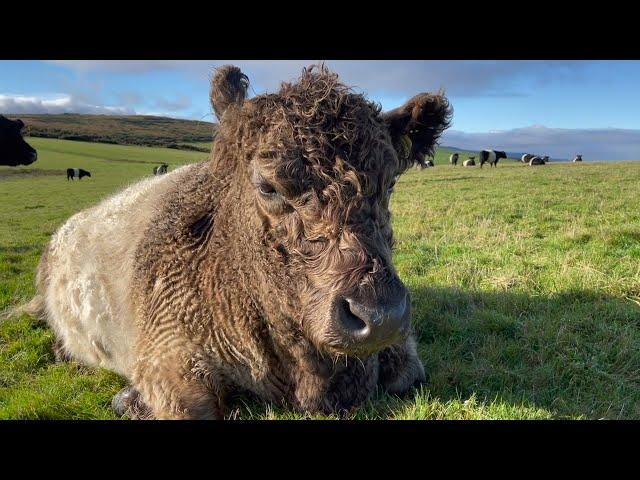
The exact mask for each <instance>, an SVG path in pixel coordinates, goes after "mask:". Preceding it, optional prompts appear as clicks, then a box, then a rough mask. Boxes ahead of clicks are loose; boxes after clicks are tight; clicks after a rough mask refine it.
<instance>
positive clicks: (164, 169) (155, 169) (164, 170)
mask: <svg viewBox="0 0 640 480" xmlns="http://www.w3.org/2000/svg"><path fill="white" fill-rule="evenodd" d="M168 168H169V165H167V164H166V163H163V164H162V165H160V166H159V167H153V174H154V175H164V174H165V173H167V170H168Z"/></svg>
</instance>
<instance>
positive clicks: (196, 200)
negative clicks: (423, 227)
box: [126, 66, 451, 418]
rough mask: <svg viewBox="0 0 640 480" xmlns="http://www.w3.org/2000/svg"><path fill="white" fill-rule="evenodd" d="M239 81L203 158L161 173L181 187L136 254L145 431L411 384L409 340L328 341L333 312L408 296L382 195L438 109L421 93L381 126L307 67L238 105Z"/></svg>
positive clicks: (230, 88) (427, 146) (431, 136)
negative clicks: (264, 405)
mask: <svg viewBox="0 0 640 480" xmlns="http://www.w3.org/2000/svg"><path fill="white" fill-rule="evenodd" d="M242 78H243V76H242V73H241V72H240V71H239V70H238V69H236V68H235V67H223V68H221V69H219V70H218V73H217V75H216V77H215V78H214V80H213V86H212V92H211V99H212V105H213V108H214V110H215V111H216V113H217V114H218V115H219V117H220V118H221V122H220V128H219V132H218V135H217V137H216V142H215V144H214V148H213V150H212V156H211V160H210V161H209V162H206V163H203V164H199V165H194V166H190V167H187V168H186V169H185V170H183V171H182V172H180V171H176V172H172V173H170V174H168V175H165V176H163V177H164V178H165V179H171V178H179V181H177V180H175V181H174V183H173V184H172V187H171V188H169V189H168V190H167V191H166V193H165V194H163V195H162V196H161V197H160V200H159V202H158V204H157V211H158V213H157V214H155V215H154V216H152V218H151V219H150V220H149V221H148V222H146V223H145V225H146V230H144V232H143V234H142V235H141V236H140V241H139V243H138V244H136V246H135V255H134V257H133V260H132V269H133V270H132V277H131V281H130V285H131V293H130V295H131V301H132V308H133V310H132V312H133V317H134V320H135V327H136V339H135V347H134V349H135V353H134V355H133V358H134V361H133V363H132V366H131V370H130V372H127V373H126V374H127V376H128V377H129V379H130V381H131V384H132V387H133V389H134V390H135V391H136V392H139V399H140V402H141V403H142V404H144V405H146V406H148V409H149V411H150V412H152V415H153V416H154V417H155V418H223V417H224V415H225V412H226V400H227V398H228V396H229V395H230V394H231V393H234V392H238V391H247V392H251V393H252V394H253V395H255V396H257V397H258V398H261V399H262V400H263V401H268V402H273V403H276V404H281V405H289V406H291V407H293V408H295V409H296V410H299V411H302V412H326V413H331V412H344V411H349V410H350V409H352V408H354V407H356V406H357V405H359V404H361V403H362V402H364V401H365V400H366V399H367V398H369V396H370V395H371V394H372V393H373V392H374V391H375V390H376V388H377V386H381V387H382V388H384V389H387V390H389V391H391V392H393V393H401V392H403V391H406V390H408V389H409V388H410V387H411V386H412V385H413V384H414V383H416V382H421V381H424V378H425V375H424V369H423V367H422V364H421V362H420V360H419V358H418V354H417V351H416V348H415V341H414V339H413V337H412V335H411V334H409V331H407V330H398V332H395V333H394V335H392V336H389V337H388V338H385V341H384V342H382V341H381V342H379V343H375V344H366V343H361V342H358V341H356V340H354V338H352V337H349V336H345V335H344V334H342V333H341V332H342V331H341V330H340V325H339V322H338V320H339V319H340V318H341V317H340V314H339V308H341V305H343V304H344V300H343V299H344V298H347V297H349V298H358V299H359V301H360V302H362V303H363V304H364V305H373V306H375V305H376V304H377V302H381V301H382V300H384V299H388V298H396V297H398V296H399V295H405V293H404V292H405V291H406V289H405V287H404V285H403V284H402V282H401V281H400V279H399V278H398V275H397V273H396V271H395V268H394V266H393V263H392V255H391V254H392V252H391V249H392V244H393V234H392V229H391V221H390V213H389V209H388V206H389V195H390V192H391V190H392V187H393V184H394V182H395V178H396V177H397V175H399V174H401V173H402V172H403V171H405V170H406V169H407V168H408V167H409V166H410V165H411V164H412V163H413V161H414V159H415V158H417V156H419V155H423V156H424V155H425V154H431V153H432V151H433V148H434V144H435V142H436V141H437V138H438V137H439V135H440V134H441V133H442V130H443V129H444V128H446V126H448V123H449V119H450V116H451V112H450V107H449V105H448V102H447V101H446V99H445V98H444V97H442V96H440V95H431V94H421V95H418V96H416V97H414V98H413V99H411V100H410V101H409V102H408V103H407V105H405V106H403V107H401V108H400V109H396V110H394V111H392V112H390V113H387V114H382V113H381V111H380V107H379V106H378V105H376V104H373V103H371V102H369V101H368V100H366V98H365V97H363V96H362V95H358V94H355V93H354V92H353V91H352V90H351V89H350V88H348V87H346V86H344V85H342V84H341V83H340V82H339V80H338V77H337V75H335V74H333V73H331V72H329V71H328V70H327V69H326V68H324V67H315V66H314V67H311V68H309V69H305V70H304V71H303V73H302V76H301V77H300V79H299V80H298V81H297V82H295V83H283V84H282V86H281V89H280V91H279V92H278V93H275V94H265V95H261V96H258V97H255V98H253V99H250V100H246V99H245V93H243V92H246V88H245V84H244V83H243V82H242V81H241V79H242ZM244 78H246V77H244ZM165 185H166V184H165ZM406 300H407V302H408V301H409V298H408V294H407V295H406ZM406 314H407V315H409V310H408V309H407V310H406ZM380 355H383V356H384V359H385V362H386V363H385V365H383V366H381V364H380V362H379V356H380ZM389 359H391V360H389Z"/></svg>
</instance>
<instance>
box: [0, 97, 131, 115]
mask: <svg viewBox="0 0 640 480" xmlns="http://www.w3.org/2000/svg"><path fill="white" fill-rule="evenodd" d="M0 112H3V113H10V114H20V113H90V114H102V115H135V114H136V112H135V110H134V109H133V108H131V107H123V106H110V105H95V104H91V103H87V102H85V101H83V100H81V99H79V98H77V97H76V96H74V95H71V94H53V95H30V96H27V95H11V94H0Z"/></svg>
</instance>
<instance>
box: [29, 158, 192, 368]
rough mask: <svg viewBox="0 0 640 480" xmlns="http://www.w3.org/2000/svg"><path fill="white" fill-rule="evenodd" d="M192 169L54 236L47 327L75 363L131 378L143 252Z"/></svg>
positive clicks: (82, 217) (137, 189)
mask: <svg viewBox="0 0 640 480" xmlns="http://www.w3.org/2000/svg"><path fill="white" fill-rule="evenodd" d="M191 168H193V165H190V166H186V167H182V168H180V169H177V170H174V171H173V172H171V173H169V174H167V175H162V176H159V177H153V178H149V179H145V180H142V181H141V182H139V183H136V184H134V185H132V186H130V187H128V188H127V189H125V190H124V191H122V192H120V193H117V194H115V195H113V196H112V197H110V198H107V199H106V200H104V201H102V202H101V203H99V204H98V205H96V206H94V207H91V208H89V209H87V210H83V211H81V212H79V213H77V214H76V215H74V216H73V217H71V218H70V219H69V220H68V221H67V222H66V223H65V224H64V225H62V227H60V229H59V230H58V231H57V232H56V233H55V234H54V235H53V236H52V238H51V242H50V243H49V247H48V248H49V249H48V252H47V260H46V265H45V267H44V268H45V270H46V273H45V274H44V275H43V277H44V279H45V280H44V285H45V287H44V288H45V291H44V292H41V293H44V297H45V307H46V316H47V321H48V323H49V324H50V325H51V327H52V328H53V329H54V331H55V333H56V336H57V337H58V338H60V339H61V340H63V344H64V346H65V349H66V350H67V352H68V353H70V354H71V356H72V357H73V358H75V359H77V360H79V361H81V362H83V363H85V364H88V365H91V366H100V367H104V368H108V369H111V370H114V371H116V372H118V373H120V374H122V375H125V376H129V375H130V373H131V367H132V363H133V358H134V357H133V348H134V345H135V342H136V338H137V335H136V328H135V315H134V312H133V306H132V305H131V295H130V289H131V279H132V272H133V262H134V255H135V252H136V248H137V245H138V243H139V241H140V239H141V238H142V235H143V233H144V231H145V229H146V228H145V225H147V224H148V223H149V222H150V221H151V220H152V219H153V218H154V217H155V216H156V215H157V214H158V209H157V205H158V204H159V203H160V202H159V200H160V199H161V197H162V195H163V194H165V193H166V192H167V191H169V190H170V189H171V188H172V187H173V186H174V185H175V184H176V182H177V181H179V180H180V178H182V176H183V175H188V174H189V171H190V170H191ZM74 170H75V171H77V169H74Z"/></svg>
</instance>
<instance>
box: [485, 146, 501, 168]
mask: <svg viewBox="0 0 640 480" xmlns="http://www.w3.org/2000/svg"><path fill="white" fill-rule="evenodd" d="M501 158H507V154H506V153H505V152H502V151H500V150H482V151H481V152H480V168H482V166H483V165H484V164H485V163H488V164H489V165H490V166H492V167H497V166H498V160H500V159H501Z"/></svg>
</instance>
